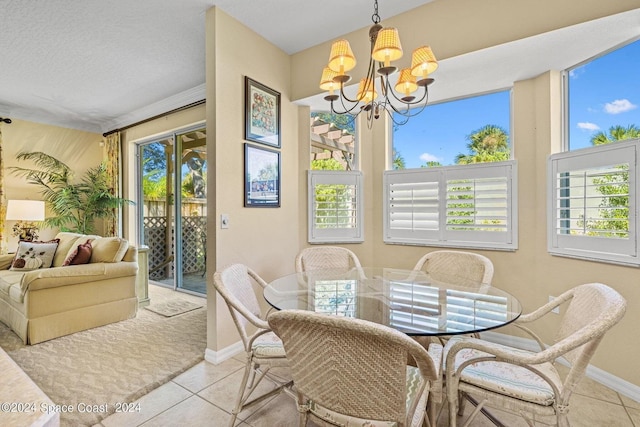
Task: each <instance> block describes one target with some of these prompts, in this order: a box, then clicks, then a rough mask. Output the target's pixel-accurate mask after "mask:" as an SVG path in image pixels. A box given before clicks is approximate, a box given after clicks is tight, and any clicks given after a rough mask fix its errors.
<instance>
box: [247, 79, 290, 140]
mask: <svg viewBox="0 0 640 427" xmlns="http://www.w3.org/2000/svg"><path fill="white" fill-rule="evenodd" d="M244 93H245V100H244V106H245V114H244V139H246V140H247V141H252V142H257V143H260V144H265V145H270V146H272V147H277V148H280V140H281V138H280V92H276V91H275V90H273V89H270V88H268V87H267V86H265V85H263V84H261V83H258V82H257V81H255V80H252V79H251V78H249V77H246V76H245V78H244Z"/></svg>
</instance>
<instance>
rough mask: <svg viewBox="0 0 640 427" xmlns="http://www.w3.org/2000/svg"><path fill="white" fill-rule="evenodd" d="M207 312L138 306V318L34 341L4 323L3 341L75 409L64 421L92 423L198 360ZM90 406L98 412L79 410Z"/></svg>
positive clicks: (53, 397)
mask: <svg viewBox="0 0 640 427" xmlns="http://www.w3.org/2000/svg"><path fill="white" fill-rule="evenodd" d="M206 318H207V314H206V308H204V307H203V308H199V309H195V310H192V311H189V312H187V313H185V314H184V315H181V316H173V317H164V316H160V315H158V314H155V313H152V312H151V311H148V310H138V315H137V317H136V318H135V319H130V320H125V321H123V322H118V323H113V324H111V325H107V326H102V327H100V328H95V329H91V330H88V331H83V332H79V333H76V334H72V335H68V336H65V337H61V338H57V339H54V340H51V341H46V342H43V343H40V344H36V345H33V346H24V345H20V344H21V343H20V342H18V341H16V338H17V337H16V336H15V334H13V333H12V332H10V331H8V328H6V326H4V325H3V324H1V323H0V346H2V347H3V348H4V349H5V351H7V353H8V354H9V355H10V356H11V357H12V358H13V360H15V361H16V363H17V364H18V365H19V366H20V367H21V368H22V369H23V370H24V371H25V372H26V373H27V375H29V377H31V379H32V380H33V381H34V382H35V383H36V384H37V385H38V386H39V387H40V388H41V389H42V391H44V392H45V393H46V394H47V395H48V396H49V398H51V400H52V401H53V402H54V403H56V404H58V405H70V407H71V408H74V409H75V410H74V412H62V413H61V414H60V419H61V425H63V426H74V427H75V426H92V425H94V424H96V423H99V422H100V420H102V419H103V418H106V417H107V416H108V415H110V414H111V413H113V412H114V411H115V407H116V405H117V404H118V403H122V402H124V403H129V402H133V401H134V400H136V399H138V398H139V397H141V396H143V395H145V394H147V393H149V392H150V391H151V390H153V389H155V388H157V387H159V386H160V385H162V384H164V383H166V382H168V381H170V380H171V379H172V378H174V377H175V376H177V375H179V374H180V373H182V372H184V371H186V370H187V369H189V368H190V367H192V366H194V365H195V364H197V363H198V362H200V361H201V360H202V359H203V358H204V351H205V348H206V341H207V338H206V335H207V334H206ZM5 346H6V347H5ZM79 405H80V406H79ZM88 405H96V406H95V407H90V406H88ZM87 407H89V408H90V409H95V412H79V411H78V409H79V408H87Z"/></svg>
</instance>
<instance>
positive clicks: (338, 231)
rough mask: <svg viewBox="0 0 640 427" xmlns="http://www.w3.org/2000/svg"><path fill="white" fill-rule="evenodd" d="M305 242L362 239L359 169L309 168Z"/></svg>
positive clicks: (359, 240)
mask: <svg viewBox="0 0 640 427" xmlns="http://www.w3.org/2000/svg"><path fill="white" fill-rule="evenodd" d="M308 188H309V243H341V242H342V243H345V242H362V241H364V237H363V236H364V235H363V228H362V206H363V202H362V172H359V171H325V170H323V171H316V170H312V171H309V174H308Z"/></svg>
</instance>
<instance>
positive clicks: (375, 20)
mask: <svg viewBox="0 0 640 427" xmlns="http://www.w3.org/2000/svg"><path fill="white" fill-rule="evenodd" d="M371 20H372V21H373V23H374V24H379V23H380V15H378V0H374V2H373V15H371Z"/></svg>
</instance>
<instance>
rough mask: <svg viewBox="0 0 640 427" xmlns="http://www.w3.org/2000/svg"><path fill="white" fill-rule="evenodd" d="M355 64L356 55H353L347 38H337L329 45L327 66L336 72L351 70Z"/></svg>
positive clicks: (341, 72)
mask: <svg viewBox="0 0 640 427" xmlns="http://www.w3.org/2000/svg"><path fill="white" fill-rule="evenodd" d="M355 66H356V57H355V56H354V55H353V51H352V50H351V45H350V44H349V41H348V40H344V39H342V40H338V41H336V42H334V43H333V45H331V53H330V54H329V68H330V69H331V70H333V71H335V72H336V73H338V74H344V73H346V72H347V71H351V70H352V69H353V68H354V67H355Z"/></svg>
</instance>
